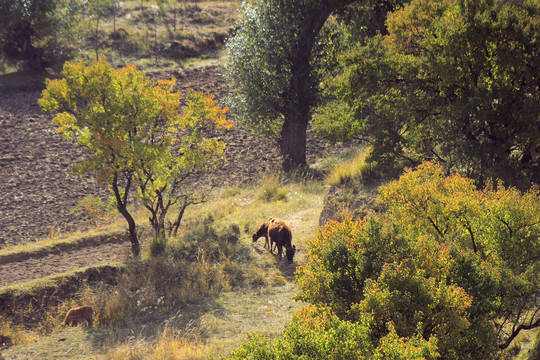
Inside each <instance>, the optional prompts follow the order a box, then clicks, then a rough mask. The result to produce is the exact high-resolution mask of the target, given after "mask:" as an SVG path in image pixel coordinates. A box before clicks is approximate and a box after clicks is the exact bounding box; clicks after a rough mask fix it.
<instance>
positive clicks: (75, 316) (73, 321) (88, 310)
mask: <svg viewBox="0 0 540 360" xmlns="http://www.w3.org/2000/svg"><path fill="white" fill-rule="evenodd" d="M93 313H94V309H92V307H90V306H79V307H75V308H72V309H70V310H69V311H68V313H67V315H66V318H65V319H64V322H63V323H62V325H64V326H66V325H71V326H77V325H78V324H79V323H81V322H83V321H86V323H87V324H88V326H89V327H92V325H93V321H92V315H93Z"/></svg>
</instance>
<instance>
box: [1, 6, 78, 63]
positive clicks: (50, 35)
mask: <svg viewBox="0 0 540 360" xmlns="http://www.w3.org/2000/svg"><path fill="white" fill-rule="evenodd" d="M76 10H77V2H75V1H64V0H0V23H1V24H2V26H1V27H0V56H1V57H3V58H4V59H5V60H7V62H8V63H18V62H19V61H22V63H23V69H25V70H43V69H44V68H45V67H47V66H54V65H57V63H58V62H60V63H62V62H63V61H64V60H65V59H66V57H67V56H68V54H69V50H68V47H67V46H66V45H65V44H64V43H65V42H67V41H66V39H69V35H70V34H71V31H70V29H71V27H72V26H73V19H74V17H75V12H76Z"/></svg>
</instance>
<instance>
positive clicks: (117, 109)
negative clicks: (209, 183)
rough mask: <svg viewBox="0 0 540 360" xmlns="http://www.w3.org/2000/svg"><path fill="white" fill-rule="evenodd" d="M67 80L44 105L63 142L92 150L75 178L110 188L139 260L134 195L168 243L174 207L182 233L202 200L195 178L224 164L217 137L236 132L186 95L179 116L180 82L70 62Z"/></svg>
mask: <svg viewBox="0 0 540 360" xmlns="http://www.w3.org/2000/svg"><path fill="white" fill-rule="evenodd" d="M62 75H63V77H62V78H61V79H57V80H47V82H46V89H45V90H44V91H43V93H42V97H41V98H40V99H39V105H40V106H41V107H42V109H43V110H45V111H54V112H56V116H55V117H54V118H53V121H54V122H55V123H56V124H57V125H58V129H57V130H58V132H59V133H60V134H61V135H62V136H64V137H66V138H69V139H71V140H73V141H75V142H76V143H77V144H78V145H80V146H83V147H85V148H86V149H87V150H88V155H89V156H88V157H87V158H86V159H84V160H83V161H81V162H79V163H76V164H73V167H72V168H73V171H74V173H75V174H77V175H78V176H84V175H87V174H90V173H94V174H96V175H97V178H98V181H99V182H100V183H103V184H106V185H108V186H109V188H110V190H111V192H112V195H113V199H114V201H115V203H116V208H117V209H118V211H119V212H120V214H122V216H123V217H124V218H125V219H126V221H127V223H128V230H129V234H130V240H131V245H132V252H133V255H134V256H138V255H139V253H140V245H139V239H138V236H137V227H136V223H135V220H134V218H133V216H132V214H131V213H130V210H129V209H128V204H130V201H132V200H131V199H133V198H134V197H133V196H132V195H133V194H134V193H135V192H136V199H137V200H138V201H140V202H141V203H142V204H143V206H144V207H145V208H146V209H148V210H149V211H150V214H151V216H150V223H151V225H152V227H153V229H154V231H155V234H156V237H161V238H165V235H166V232H165V221H166V216H167V214H168V212H169V210H171V208H173V207H174V206H178V208H179V215H178V216H177V217H176V220H175V221H174V222H173V227H175V226H176V229H177V228H178V225H179V224H180V220H181V217H182V215H183V211H184V210H185V208H186V206H188V205H189V204H192V203H195V202H197V201H201V200H202V199H204V194H197V193H195V192H194V189H193V187H192V186H190V180H191V178H192V177H193V176H194V175H197V174H200V173H203V172H205V171H208V170H210V169H213V168H215V167H216V166H218V165H219V164H220V163H221V162H222V161H223V157H224V148H225V143H223V142H222V141H221V140H220V139H219V138H218V137H215V136H214V134H213V132H215V131H216V130H218V129H220V128H230V127H231V126H232V122H230V121H228V120H227V119H226V118H225V113H226V111H227V109H223V108H220V107H219V106H217V105H216V103H217V101H216V100H214V99H213V98H212V97H208V96H205V95H204V94H202V93H196V92H193V91H188V94H187V103H186V105H185V107H184V108H183V109H182V111H180V109H179V105H180V93H178V92H174V91H173V86H174V83H175V80H174V79H172V80H159V81H156V82H152V81H151V80H150V79H149V78H148V77H147V76H146V75H145V74H144V73H142V72H140V71H138V70H137V69H136V68H135V66H134V65H127V66H126V67H124V68H122V69H119V70H116V69H114V68H113V67H112V66H111V65H110V64H109V63H107V62H106V61H105V60H103V59H100V60H99V61H96V62H93V63H92V64H91V65H89V66H87V65H85V64H83V63H82V62H79V63H69V62H68V63H66V64H65V65H64V69H63V72H62ZM205 134H211V136H212V137H209V136H207V135H205Z"/></svg>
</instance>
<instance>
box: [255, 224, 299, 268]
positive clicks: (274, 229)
mask: <svg viewBox="0 0 540 360" xmlns="http://www.w3.org/2000/svg"><path fill="white" fill-rule="evenodd" d="M261 236H264V237H265V239H266V242H265V244H264V247H265V248H266V246H267V245H268V238H270V252H271V253H273V252H274V243H275V245H276V247H277V249H278V254H279V257H280V258H281V257H282V253H283V247H285V254H286V256H287V259H288V260H289V262H292V261H293V257H294V254H295V253H296V246H294V245H292V231H291V227H290V226H289V225H288V224H287V223H285V221H283V220H281V219H278V218H276V217H273V216H272V217H271V218H270V219H268V221H267V222H265V223H263V224H261V226H260V227H259V229H258V230H257V231H256V232H255V233H254V234H253V241H254V242H255V241H257V239H258V238H260V237H261Z"/></svg>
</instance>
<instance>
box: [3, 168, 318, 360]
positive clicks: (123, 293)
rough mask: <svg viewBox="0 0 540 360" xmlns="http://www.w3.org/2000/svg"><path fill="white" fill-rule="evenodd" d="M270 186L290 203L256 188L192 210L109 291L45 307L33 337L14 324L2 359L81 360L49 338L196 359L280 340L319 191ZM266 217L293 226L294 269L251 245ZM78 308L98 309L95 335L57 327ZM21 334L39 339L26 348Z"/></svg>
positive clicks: (120, 352)
mask: <svg viewBox="0 0 540 360" xmlns="http://www.w3.org/2000/svg"><path fill="white" fill-rule="evenodd" d="M271 185H272V187H274V188H277V189H278V190H279V191H280V192H283V193H284V194H286V199H287V200H286V201H284V200H278V199H276V198H275V197H270V198H267V199H262V198H261V196H260V194H261V189H262V188H263V187H264V186H265V185H263V183H262V182H261V183H260V184H255V185H254V186H251V187H237V188H230V189H223V190H221V191H220V192H216V193H215V194H214V197H213V198H212V199H211V200H210V201H209V202H207V203H204V204H200V205H197V206H193V207H191V208H188V210H187V212H186V216H185V219H184V223H183V226H182V227H181V234H180V235H179V236H178V238H174V239H170V240H169V241H168V242H167V244H166V247H165V250H164V252H162V253H161V254H160V255H158V256H151V255H150V251H149V248H148V246H147V245H146V246H144V247H143V257H142V258H141V259H140V260H138V261H135V262H132V263H130V264H128V265H127V266H126V270H125V271H124V272H123V274H122V276H121V277H120V278H118V279H117V283H116V284H115V285H110V284H107V283H94V284H89V285H86V286H84V287H83V288H82V289H81V290H80V291H79V292H78V293H76V294H75V296H73V297H72V298H70V300H68V301H64V302H63V303H61V304H60V305H58V306H56V307H54V308H51V309H49V310H48V312H47V313H46V314H44V315H43V319H44V320H43V321H42V323H40V324H39V325H37V326H35V327H34V328H33V329H32V330H30V331H29V330H27V329H21V330H20V331H22V332H21V333H20V334H19V335H17V336H15V335H16V332H17V331H19V330H17V329H16V328H14V326H15V325H14V324H13V323H11V324H10V327H11V329H14V330H9V331H7V332H6V333H7V335H6V336H9V337H10V338H13V339H14V342H15V343H19V345H17V346H14V347H13V348H12V349H10V350H8V352H7V353H6V354H7V356H9V358H14V359H17V358H21V359H22V358H26V357H27V356H30V355H29V354H39V356H38V355H36V356H37V357H39V358H47V359H77V358H85V357H84V356H83V357H78V356H79V355H76V354H75V350H72V351H71V352H69V353H68V354H67V355H65V356H61V355H58V354H59V353H60V352H59V350H58V346H59V345H58V344H56V343H55V342H54V340H52V339H54V338H55V337H58V336H61V337H62V338H65V339H66V340H65V343H64V344H63V345H64V346H66V347H69V348H74V349H75V348H76V349H78V350H77V351H79V352H81V353H82V354H86V355H87V356H89V354H92V356H95V358H99V359H120V358H122V359H130V358H131V359H143V358H144V359H158V358H159V359H162V358H164V359H168V358H171V359H176V358H185V359H200V358H206V357H207V356H208V355H219V354H221V353H226V352H228V351H230V350H231V349H232V348H234V347H236V346H238V345H239V343H240V341H241V339H242V336H243V335H244V334H246V333H247V332H249V331H261V332H263V333H265V334H270V335H278V334H279V333H280V332H281V330H282V329H283V325H284V324H285V323H286V322H287V321H288V319H290V316H291V315H292V313H293V312H294V311H295V310H296V309H297V308H298V307H299V306H300V304H297V303H295V302H294V301H293V300H291V297H292V296H293V295H294V294H295V293H296V285H295V284H294V283H293V281H294V271H295V268H296V265H298V264H301V263H302V262H303V261H304V256H305V251H304V249H305V247H304V242H305V239H306V238H307V237H309V236H312V235H313V234H314V233H315V231H316V230H317V223H318V215H319V213H320V210H321V206H322V197H323V194H324V191H325V189H324V186H323V185H322V184H321V183H318V182H309V181H302V182H292V181H290V182H289V183H287V184H284V183H282V182H280V181H278V180H275V179H273V180H272V182H271ZM270 216H279V217H281V218H283V219H285V220H286V221H287V222H289V223H290V224H291V226H292V228H293V243H294V244H296V246H297V248H298V249H299V251H298V253H297V256H296V257H295V264H293V265H289V264H287V262H286V261H283V260H280V259H278V258H276V257H275V256H271V255H270V254H269V253H268V251H267V250H265V249H263V244H262V242H259V243H253V242H252V240H251V233H252V232H253V231H254V230H255V228H256V227H257V226H258V225H259V224H260V223H261V222H262V221H264V220H266V219H267V218H268V217H270ZM141 221H143V219H142V217H141ZM26 286H28V284H21V285H20V286H19V287H20V289H19V290H18V291H23V292H24V291H25V287H26ZM26 290H28V289H26ZM83 304H84V305H91V306H93V307H94V308H95V309H96V316H95V325H96V327H95V328H94V329H86V327H84V326H80V327H77V328H66V329H61V328H59V323H60V322H61V320H62V317H63V316H65V313H66V312H67V310H68V309H69V308H70V307H72V306H76V305H83ZM25 335H26V336H28V337H29V338H32V337H34V338H38V341H37V342H34V343H27V342H26V343H25V341H24V340H21V339H23V338H24V336H25ZM56 341H58V340H56ZM23 343H24V344H23ZM69 348H68V349H66V348H64V353H65V352H66V351H68V350H69ZM177 354H180V355H179V357H174V356H177ZM32 356H34V355H32ZM86 358H88V357H86ZM90 358H91V357H90Z"/></svg>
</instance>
